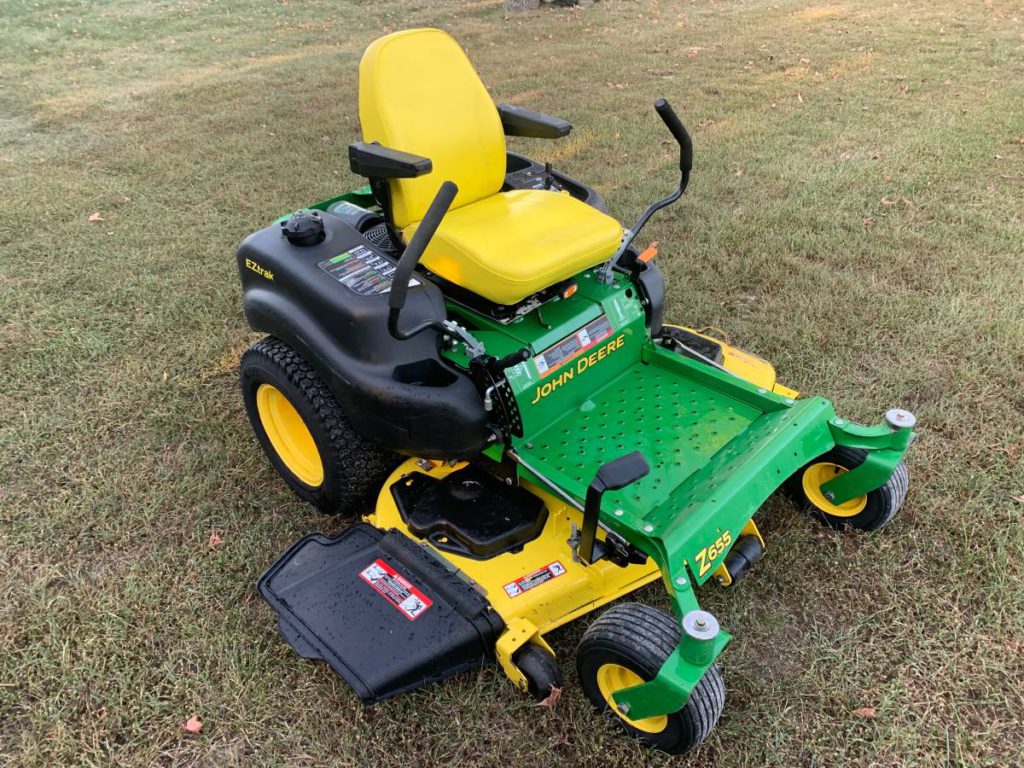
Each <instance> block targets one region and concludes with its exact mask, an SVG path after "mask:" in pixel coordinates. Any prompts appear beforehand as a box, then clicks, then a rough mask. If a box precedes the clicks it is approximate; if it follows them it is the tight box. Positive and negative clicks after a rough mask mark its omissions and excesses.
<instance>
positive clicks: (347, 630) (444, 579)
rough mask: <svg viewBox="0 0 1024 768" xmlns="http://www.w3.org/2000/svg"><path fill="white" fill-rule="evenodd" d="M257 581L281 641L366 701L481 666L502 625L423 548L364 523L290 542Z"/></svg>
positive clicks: (490, 653)
mask: <svg viewBox="0 0 1024 768" xmlns="http://www.w3.org/2000/svg"><path fill="white" fill-rule="evenodd" d="M258 588H259V591H260V594H261V595H263V597H264V598H265V599H266V601H267V602H268V603H270V605H271V607H272V608H273V609H274V610H275V611H277V614H278V626H279V629H280V632H281V634H282V636H284V638H285V639H286V640H287V641H288V643H289V644H290V645H291V646H292V647H293V648H294V649H295V650H296V651H297V652H298V653H299V654H300V655H302V656H303V657H304V658H307V659H321V660H323V661H326V662H327V663H328V664H329V665H330V666H331V668H332V669H333V670H334V671H335V672H337V673H338V674H339V675H341V676H342V677H343V678H344V679H345V681H346V682H347V683H348V684H349V685H351V686H352V688H353V689H354V690H355V691H356V693H358V694H359V696H360V697H361V698H362V699H363V701H366V702H373V701H379V700H381V699H386V698H388V697H390V696H394V695H396V694H399V693H402V692H404V691H408V690H412V689H414V688H419V687H420V686H422V685H425V684H426V683H429V682H433V681H436V680H442V679H444V678H446V677H450V676H451V675H454V674H455V673H457V672H461V671H463V670H466V669H472V668H474V667H477V666H480V665H481V664H484V663H485V662H487V661H488V660H490V659H492V658H493V657H494V643H495V641H496V640H497V637H498V635H499V634H500V633H501V630H502V628H503V627H504V624H503V622H502V621H501V619H500V617H499V616H498V615H497V614H496V613H495V612H494V611H493V610H491V609H490V607H489V606H488V604H487V601H486V600H485V599H484V598H483V597H482V596H481V595H480V594H479V593H477V592H476V591H475V590H474V589H473V588H472V587H471V586H469V585H468V584H467V583H466V582H464V581H463V580H461V579H460V578H459V577H458V576H456V575H455V574H453V573H452V572H451V571H450V570H448V569H447V568H446V567H445V566H444V564H443V563H442V562H441V561H440V560H438V559H437V558H436V557H434V556H433V555H431V554H429V553H428V552H427V550H426V549H424V548H423V547H421V546H418V545H417V544H415V543H414V542H413V541H412V540H411V539H409V538H408V537H407V536H403V535H401V534H398V533H395V532H391V533H383V532H382V531H379V530H377V529H376V528H374V527H373V526H371V525H366V524H365V523H357V524H356V525H353V526H352V527H350V528H347V529H346V530H344V531H342V532H341V533H340V534H339V535H338V536H335V537H333V538H329V537H327V536H323V535H321V534H312V535H310V536H306V537H305V538H303V539H301V540H299V541H298V542H296V543H295V544H294V545H293V546H292V547H291V548H289V549H288V551H287V552H285V553H284V554H283V555H281V557H280V558H279V559H278V560H277V562H276V563H274V564H273V565H272V566H270V568H268V569H267V571H266V572H265V573H264V574H263V576H262V577H260V580H259V583H258Z"/></svg>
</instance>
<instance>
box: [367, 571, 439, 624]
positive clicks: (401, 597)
mask: <svg viewBox="0 0 1024 768" xmlns="http://www.w3.org/2000/svg"><path fill="white" fill-rule="evenodd" d="M359 578H361V579H362V580H363V581H365V582H366V583H367V584H369V585H370V586H371V587H373V588H374V589H375V590H377V592H379V593H380V594H381V595H383V596H384V598H385V599H386V600H387V601H388V602H389V603H391V604H392V605H393V606H395V608H397V609H398V610H400V611H401V612H402V615H404V616H405V618H407V619H409V621H416V619H418V618H419V617H420V616H422V615H423V614H424V613H425V612H426V610H427V609H428V608H429V607H430V606H431V605H433V601H432V600H431V599H430V598H429V597H427V596H426V595H424V594H423V593H422V592H420V591H419V590H418V589H416V587H414V586H413V585H412V584H411V583H409V580H408V579H406V578H405V577H404V576H402V575H401V574H400V573H398V572H397V571H395V569H394V568H392V567H391V566H390V565H388V564H387V563H385V562H384V561H383V560H374V561H373V562H372V563H370V564H369V565H368V566H366V567H365V568H363V570H362V571H360V572H359Z"/></svg>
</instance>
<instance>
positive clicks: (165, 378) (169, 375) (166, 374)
mask: <svg viewBox="0 0 1024 768" xmlns="http://www.w3.org/2000/svg"><path fill="white" fill-rule="evenodd" d="M169 378H171V374H169V373H168V372H167V371H164V375H163V379H164V381H167V380H168V379H169Z"/></svg>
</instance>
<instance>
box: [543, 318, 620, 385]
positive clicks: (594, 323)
mask: <svg viewBox="0 0 1024 768" xmlns="http://www.w3.org/2000/svg"><path fill="white" fill-rule="evenodd" d="M611 335H612V324H611V322H609V320H608V315H601V316H600V317H599V318H597V319H596V320H591V321H590V322H589V323H587V324H586V325H585V326H583V327H582V328H580V329H579V330H578V331H576V332H575V333H574V334H572V335H571V336H566V337H565V338H564V339H562V340H561V341H559V342H558V343H556V344H553V345H551V346H550V347H548V348H547V349H545V350H544V351H543V352H541V353H540V354H539V355H537V356H536V357H535V358H533V362H534V364H535V365H536V366H537V373H539V374H540V375H541V378H544V377H545V376H547V375H548V374H549V373H551V372H552V371H554V370H555V369H556V368H558V367H559V366H560V365H564V364H565V363H568V362H569V361H570V360H575V359H576V358H577V357H578V356H579V355H581V354H583V353H584V352H586V351H587V350H588V349H590V348H591V347H593V346H596V345H597V344H600V343H601V342H602V341H604V340H605V339H607V338H608V337H609V336H611Z"/></svg>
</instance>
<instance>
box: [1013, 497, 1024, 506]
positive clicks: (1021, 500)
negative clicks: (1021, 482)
mask: <svg viewBox="0 0 1024 768" xmlns="http://www.w3.org/2000/svg"><path fill="white" fill-rule="evenodd" d="M1013 500H1014V501H1019V502H1020V503H1021V504H1024V495H1021V496H1014V497H1013Z"/></svg>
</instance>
